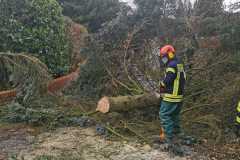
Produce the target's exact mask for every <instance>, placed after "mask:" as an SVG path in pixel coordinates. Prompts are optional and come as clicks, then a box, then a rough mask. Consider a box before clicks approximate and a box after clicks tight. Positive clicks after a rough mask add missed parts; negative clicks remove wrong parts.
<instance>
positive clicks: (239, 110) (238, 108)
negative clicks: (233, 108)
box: [237, 102, 240, 112]
mask: <svg viewBox="0 0 240 160" xmlns="http://www.w3.org/2000/svg"><path fill="white" fill-rule="evenodd" d="M237 111H238V112H240V102H239V103H238V106H237Z"/></svg>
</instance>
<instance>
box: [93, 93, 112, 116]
mask: <svg viewBox="0 0 240 160" xmlns="http://www.w3.org/2000/svg"><path fill="white" fill-rule="evenodd" d="M109 109H110V102H109V99H108V97H103V98H102V99H100V101H98V105H97V109H96V111H99V112H102V113H107V112H109Z"/></svg>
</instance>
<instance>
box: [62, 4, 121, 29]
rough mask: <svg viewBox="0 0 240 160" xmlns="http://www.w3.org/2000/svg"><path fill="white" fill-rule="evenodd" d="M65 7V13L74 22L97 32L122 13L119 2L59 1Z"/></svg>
mask: <svg viewBox="0 0 240 160" xmlns="http://www.w3.org/2000/svg"><path fill="white" fill-rule="evenodd" d="M58 1H59V2H60V3H61V4H62V6H63V9H64V10H63V13H64V15H66V16H69V17H71V18H72V19H73V20H74V21H76V22H78V23H80V24H83V25H85V26H87V27H88V29H89V31H90V32H96V31H97V30H98V29H100V28H101V27H102V24H104V23H105V22H108V21H110V20H112V19H113V18H115V17H116V16H117V13H118V12H119V11H120V2H119V0H58Z"/></svg>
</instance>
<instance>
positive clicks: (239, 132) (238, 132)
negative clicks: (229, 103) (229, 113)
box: [236, 101, 240, 137]
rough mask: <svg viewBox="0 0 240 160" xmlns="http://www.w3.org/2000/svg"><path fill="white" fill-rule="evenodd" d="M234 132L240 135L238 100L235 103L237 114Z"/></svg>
mask: <svg viewBox="0 0 240 160" xmlns="http://www.w3.org/2000/svg"><path fill="white" fill-rule="evenodd" d="M236 134H237V136H238V137H240V101H239V102H238V105H237V115H236Z"/></svg>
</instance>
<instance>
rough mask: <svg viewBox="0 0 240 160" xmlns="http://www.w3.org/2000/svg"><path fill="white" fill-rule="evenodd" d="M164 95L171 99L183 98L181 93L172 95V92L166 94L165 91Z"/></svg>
mask: <svg viewBox="0 0 240 160" xmlns="http://www.w3.org/2000/svg"><path fill="white" fill-rule="evenodd" d="M164 97H167V98H172V99H183V95H173V94H168V93H165V94H164Z"/></svg>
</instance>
